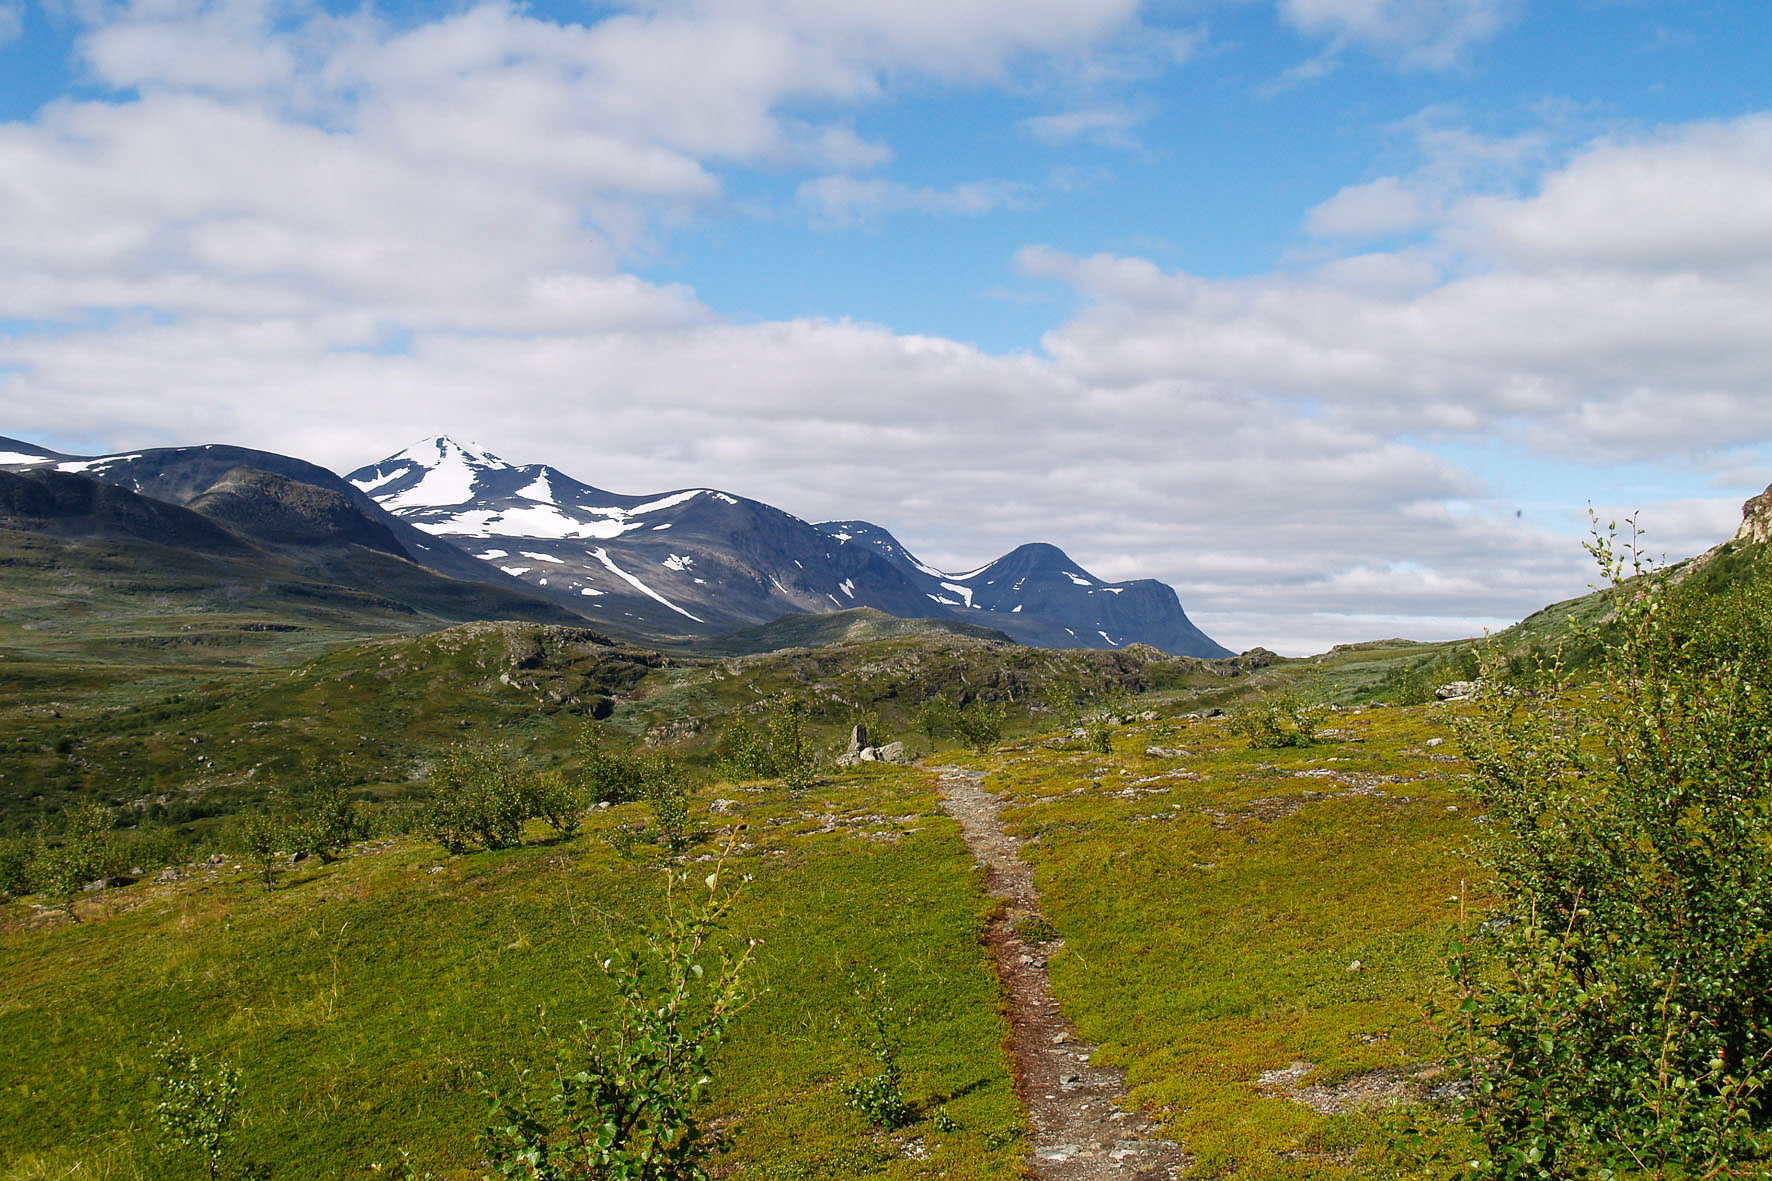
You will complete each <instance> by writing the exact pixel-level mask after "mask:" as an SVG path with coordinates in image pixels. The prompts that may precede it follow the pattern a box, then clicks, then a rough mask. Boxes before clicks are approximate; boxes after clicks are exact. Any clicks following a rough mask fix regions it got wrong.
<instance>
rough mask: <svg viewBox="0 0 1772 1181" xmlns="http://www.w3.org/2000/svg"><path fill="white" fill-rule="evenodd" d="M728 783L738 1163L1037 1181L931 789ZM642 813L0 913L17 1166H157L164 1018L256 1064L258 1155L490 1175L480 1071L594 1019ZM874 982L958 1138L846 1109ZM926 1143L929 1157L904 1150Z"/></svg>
mask: <svg viewBox="0 0 1772 1181" xmlns="http://www.w3.org/2000/svg"><path fill="white" fill-rule="evenodd" d="M722 790H723V791H726V792H729V793H731V794H730V796H728V798H731V797H732V796H736V797H737V798H738V801H739V802H738V804H737V806H736V808H734V809H733V810H732V811H731V812H730V813H725V814H721V815H719V816H717V817H712V816H708V814H707V813H706V805H707V803H708V800H707V798H705V797H704V798H702V799H701V800H700V801H699V804H700V807H701V809H702V815H703V816H704V817H707V818H708V819H709V820H717V821H719V822H720V823H721V824H726V823H735V822H740V821H742V822H744V823H747V824H748V825H749V826H750V827H749V829H748V830H747V833H746V838H745V839H746V840H747V841H748V842H749V847H744V848H742V849H741V852H740V853H739V854H738V855H737V857H736V859H735V861H734V862H733V863H732V866H731V868H732V869H733V870H735V871H737V872H739V873H743V874H748V875H751V876H752V879H753V880H751V881H750V882H749V883H748V884H747V885H746V886H745V887H744V893H743V895H742V898H741V903H740V905H739V907H738V909H737V911H736V912H735V914H734V916H733V918H732V929H733V931H734V933H735V934H737V935H741V936H743V937H745V938H757V939H761V940H762V943H761V945H760V946H759V948H758V949H757V954H756V959H755V962H754V968H753V970H752V972H751V974H750V984H751V985H752V987H753V991H754V992H755V994H756V1000H755V1001H754V1003H753V1004H752V1006H751V1007H750V1009H749V1010H747V1011H746V1012H745V1013H744V1014H742V1015H741V1016H740V1017H739V1019H738V1020H737V1021H736V1023H735V1025H734V1036H733V1038H732V1040H731V1043H730V1044H729V1046H728V1047H726V1049H725V1050H724V1051H722V1054H721V1057H720V1060H719V1061H720V1068H719V1080H718V1085H717V1086H716V1088H715V1089H714V1112H713V1114H714V1115H715V1116H716V1117H717V1118H722V1119H724V1118H729V1117H733V1116H736V1117H738V1122H737V1126H736V1132H735V1136H736V1139H735V1150H734V1152H733V1154H732V1155H731V1157H730V1158H728V1160H727V1162H726V1166H725V1167H726V1169H727V1170H728V1171H729V1173H730V1175H732V1176H735V1177H759V1178H763V1177H770V1178H774V1177H792V1176H806V1177H828V1176H838V1175H856V1176H860V1175H878V1176H881V1177H889V1178H890V1177H915V1176H930V1177H933V1176H938V1175H945V1176H948V1177H955V1178H959V1177H965V1178H981V1179H982V1178H999V1177H1001V1178H1008V1177H1014V1176H1016V1175H1018V1174H1017V1166H1016V1164H1015V1158H1016V1154H1017V1150H1018V1147H1019V1143H1020V1141H1019V1137H1020V1134H1021V1122H1020V1120H1021V1117H1020V1114H1019V1111H1018V1107H1017V1104H1016V1101H1015V1098H1014V1095H1013V1092H1012V1090H1011V1088H1010V1083H1009V1078H1008V1070H1007V1064H1006V1061H1005V1058H1004V1055H1003V1052H1002V1050H1001V1045H1002V1041H1003V1037H1004V1032H1005V1029H1004V1025H1003V1023H1002V1020H1001V1018H1000V1017H999V1016H998V1013H997V1009H996V996H997V994H996V986H995V983H994V980H993V979H992V977H991V975H990V972H989V969H988V967H987V965H986V963H985V960H984V958H983V955H982V953H981V950H980V948H979V945H978V939H977V936H978V931H979V928H980V925H981V923H982V921H983V916H984V910H985V903H984V901H983V898H982V896H981V894H980V891H979V888H978V883H977V881H976V880H975V877H974V874H973V871H972V870H971V867H970V862H969V859H968V858H967V857H966V856H965V854H964V851H963V849H962V847H961V845H960V842H959V838H958V835H957V832H956V830H955V828H954V826H953V825H952V824H951V823H950V822H949V821H947V820H946V819H945V818H943V817H941V816H939V815H938V814H934V798H933V797H932V796H931V795H930V794H929V792H928V789H927V786H926V782H925V780H924V779H923V778H922V777H920V776H918V775H916V774H915V773H912V772H905V771H896V772H894V771H888V770H880V771H876V772H874V773H872V774H869V775H865V776H862V777H861V778H859V779H858V780H855V781H852V782H846V783H841V784H833V785H830V786H827V787H823V788H819V789H815V790H813V791H811V792H809V793H806V794H802V795H797V796H795V795H789V794H787V793H784V792H782V791H781V790H780V789H778V788H774V787H769V788H767V789H763V790H755V789H752V790H746V789H744V788H732V787H730V786H728V787H724V788H723V789H722ZM631 811H634V809H633V808H632V807H624V808H616V809H608V810H603V811H600V812H598V813H596V814H595V815H594V816H593V819H592V823H591V825H590V827H589V829H588V831H586V832H584V833H582V834H581V835H580V836H578V837H577V838H576V839H574V840H572V841H570V842H566V843H563V844H557V845H548V844H538V845H534V846H530V847H525V848H522V849H517V850H512V851H508V852H503V853H482V854H476V855H471V856H466V857H461V858H455V859H449V858H446V857H444V856H443V855H442V854H441V853H440V851H438V850H437V849H435V848H434V847H427V846H425V845H423V844H422V843H416V842H405V843H400V844H398V845H396V846H395V847H393V848H389V849H386V850H382V851H377V852H373V853H367V854H364V855H360V856H356V857H353V858H351V859H348V860H346V861H343V862H340V863H338V864H335V865H332V866H328V867H323V868H318V869H315V870H306V871H300V872H294V871H292V872H290V873H289V874H288V875H287V876H286V877H285V878H284V879H283V880H282V882H281V883H280V884H279V885H278V887H277V888H276V889H275V890H272V891H269V892H267V891H265V890H264V889H262V888H261V887H260V886H258V885H256V884H254V883H252V882H250V881H248V880H246V879H245V877H244V876H243V875H236V874H234V873H233V872H232V871H231V867H228V871H227V872H225V873H223V874H221V875H219V876H218V877H216V878H215V879H213V880H199V881H197V882H194V883H181V884H178V885H175V886H170V887H149V886H137V887H132V888H129V889H126V890H121V891H112V892H109V894H110V895H114V897H112V896H107V900H106V902H105V903H104V909H105V910H106V912H107V913H105V914H104V915H103V916H100V915H98V914H96V913H94V914H91V915H90V916H89V919H88V921H86V922H84V923H81V924H79V925H70V924H67V923H65V922H60V923H54V924H52V925H49V926H46V927H37V928H31V929H27V927H28V924H26V922H25V920H26V912H25V911H24V909H23V908H22V907H21V906H19V905H17V904H14V905H13V906H11V907H9V908H7V910H8V914H7V917H8V919H9V920H10V922H11V923H12V924H13V926H12V929H11V930H9V931H8V932H7V934H6V935H5V936H4V940H3V942H0V973H4V975H5V978H6V979H7V980H8V985H9V986H8V989H7V993H6V998H5V1000H4V1002H0V1038H4V1039H5V1041H6V1043H7V1045H8V1047H9V1058H10V1059H11V1061H12V1063H13V1064H14V1065H13V1067H12V1069H11V1070H10V1071H9V1076H8V1079H7V1082H6V1085H5V1087H4V1089H3V1090H0V1161H4V1162H5V1165H4V1167H0V1176H13V1177H24V1176H33V1175H38V1174H39V1172H44V1173H46V1172H47V1171H48V1169H49V1167H50V1166H51V1165H53V1166H54V1167H55V1168H56V1169H58V1170H61V1169H69V1168H73V1167H74V1166H75V1165H76V1164H77V1163H80V1162H85V1163H84V1164H83V1165H82V1166H81V1168H80V1169H76V1170H75V1171H73V1172H72V1173H69V1174H67V1175H75V1176H80V1175H92V1176H117V1177H135V1176H146V1177H152V1176H160V1175H164V1174H163V1173H162V1170H163V1169H164V1168H165V1162H163V1161H161V1160H160V1159H159V1158H158V1157H157V1155H156V1154H155V1152H154V1151H153V1148H152V1143H151V1142H152V1139H153V1137H152V1104H153V1100H154V1097H153V1093H152V1088H151V1086H150V1085H149V1076H150V1065H149V1063H150V1050H151V1045H152V1043H153V1041H154V1040H155V1039H156V1037H157V1036H159V1035H160V1034H162V1033H164V1032H165V1031H168V1030H171V1029H173V1028H179V1029H182V1030H183V1031H184V1032H185V1034H186V1036H187V1038H189V1039H190V1040H191V1041H192V1042H193V1043H194V1044H195V1045H196V1046H198V1047H200V1048H202V1049H204V1050H206V1051H208V1052H211V1053H214V1054H217V1055H221V1056H225V1057H227V1058H229V1059H230V1060H231V1061H232V1062H233V1063H234V1064H235V1065H236V1066H238V1067H239V1068H240V1070H241V1072H242V1074H243V1076H244V1079H245V1084H244V1087H245V1095H246V1120H245V1129H244V1133H243V1135H242V1139H241V1149H242V1151H243V1153H244V1155H245V1156H246V1157H248V1158H249V1159H251V1160H253V1161H256V1162H258V1163H260V1164H261V1165H263V1166H264V1167H265V1168H267V1170H268V1171H269V1172H270V1173H271V1175H273V1176H341V1175H346V1174H355V1173H360V1172H362V1171H363V1170H364V1169H365V1168H366V1167H367V1166H368V1165H369V1164H371V1163H372V1162H376V1161H388V1160H390V1159H392V1157H393V1155H394V1154H395V1153H396V1152H397V1150H398V1148H400V1147H402V1146H404V1147H406V1148H408V1149H410V1150H411V1152H412V1154H413V1159H414V1162H415V1163H416V1164H418V1165H419V1166H420V1167H421V1168H430V1169H435V1170H438V1171H440V1172H443V1173H446V1174H447V1175H451V1176H472V1175H478V1169H479V1166H478V1164H477V1161H478V1157H477V1155H476V1153H475V1151H474V1149H473V1138H474V1135H475V1133H476V1131H477V1129H478V1127H479V1122H478V1121H479V1119H480V1118H481V1116H482V1115H483V1114H484V1102H483V1099H482V1097H481V1090H482V1088H483V1086H484V1085H485V1084H484V1083H483V1082H482V1076H483V1077H484V1078H485V1079H486V1080H490V1081H492V1082H498V1083H509V1082H511V1081H512V1080H513V1078H514V1073H513V1072H514V1070H515V1069H516V1068H517V1067H520V1066H529V1067H532V1068H537V1069H540V1068H542V1067H544V1065H545V1063H544V1061H543V1059H544V1049H543V1046H542V1045H541V1043H540V1038H539V1034H538V1030H537V1022H536V1014H535V1009H536V1006H537V1005H545V1006H546V1007H547V1008H548V1010H549V1016H550V1020H551V1021H552V1022H553V1024H554V1025H555V1027H556V1028H570V1027H571V1026H572V1025H573V1024H575V1023H576V1022H577V1021H579V1020H581V1019H582V1020H586V1021H589V1022H590V1023H591V1024H592V1025H593V1026H595V1025H596V1024H597V1023H598V1022H600V1021H601V1020H602V1019H603V1015H604V1014H605V1013H606V1011H607V1009H608V1004H609V992H608V988H607V985H606V983H605V981H604V979H603V977H602V975H601V973H600V972H599V971H598V970H597V969H596V967H595V963H596V961H597V960H598V959H599V958H601V957H602V956H604V955H606V954H608V952H609V950H610V948H611V947H612V946H615V945H618V944H620V945H630V944H632V943H633V942H634V941H635V939H636V938H637V936H638V934H639V933H640V932H641V931H642V930H643V929H644V927H645V926H646V924H647V921H648V915H649V914H650V913H652V912H653V911H655V910H656V907H657V905H658V900H659V886H660V881H661V875H660V873H659V871H658V870H656V869H655V868H651V867H648V866H646V865H643V864H635V863H630V862H623V861H621V860H620V859H618V858H617V857H616V856H615V854H614V853H613V852H612V851H611V849H610V847H609V845H608V843H607V841H606V840H605V838H604V833H606V832H607V830H608V829H609V828H610V827H612V826H613V825H614V824H615V823H616V822H617V821H618V820H621V819H634V818H635V817H633V816H629V815H628V813H629V812H631ZM825 830H830V831H825ZM713 835H714V834H712V833H711V832H710V833H709V834H708V837H709V839H708V840H707V841H704V843H703V844H702V845H701V846H698V849H697V850H695V851H693V852H694V854H695V855H700V854H702V853H705V852H707V851H708V849H709V848H710V847H711V843H712V838H713ZM435 866H441V867H442V868H441V870H434V869H433V867H435ZM693 868H694V866H693V865H691V869H693ZM876 968H877V969H880V970H882V971H883V972H884V973H885V978H886V979H887V980H888V982H889V987H890V989H891V990H892V1000H893V1002H894V1004H895V1006H896V1008H897V1009H898V1011H899V1013H900V1014H901V1015H904V1016H906V1017H907V1018H908V1019H909V1020H908V1024H907V1025H906V1027H905V1029H904V1030H903V1037H904V1043H905V1050H904V1053H903V1056H902V1059H901V1061H902V1063H903V1065H904V1067H905V1071H906V1076H907V1084H908V1091H909V1093H910V1096H911V1098H912V1099H913V1100H915V1101H916V1102H918V1103H919V1104H920V1106H921V1108H922V1110H923V1114H924V1115H927V1114H928V1113H930V1112H932V1111H933V1110H934V1108H935V1106H937V1105H939V1104H945V1105H946V1107H947V1110H948V1111H949V1113H950V1114H951V1115H953V1116H954V1118H955V1119H957V1120H958V1121H959V1124H960V1128H959V1130H958V1131H954V1132H947V1133H937V1132H934V1131H933V1130H932V1128H931V1127H930V1126H929V1125H928V1124H927V1123H926V1122H920V1123H918V1124H916V1125H914V1126H912V1127H911V1128H909V1129H906V1130H905V1131H903V1132H901V1133H898V1134H895V1135H894V1136H892V1137H886V1136H882V1135H879V1134H875V1133H873V1132H871V1131H870V1130H869V1129H867V1127H866V1126H865V1124H864V1123H863V1122H862V1120H861V1118H860V1117H859V1116H858V1115H856V1114H855V1113H853V1112H850V1111H848V1110H847V1109H846V1108H845V1106H844V1105H843V1103H842V1101H841V1098H840V1096H839V1095H838V1093H837V1091H836V1084H837V1083H839V1082H840V1081H842V1080H844V1079H845V1078H847V1077H849V1076H850V1075H851V1073H852V1072H856V1071H859V1070H861V1069H862V1068H863V1067H864V1065H865V1064H866V1062H867V1055H866V1049H865V1044H866V1043H865V1040H864V1039H865V1037H866V1036H867V1033H868V1028H867V1024H866V1020H865V1017H866V1013H865V1007H864V1002H863V1001H862V1000H861V999H859V997H858V995H857V993H856V989H857V988H858V986H859V985H860V984H861V982H862V981H864V980H865V979H866V978H867V977H868V975H869V974H870V972H871V971H873V970H874V969H876ZM918 1138H920V1139H922V1140H923V1142H924V1147H925V1148H926V1150H927V1156H926V1157H925V1158H924V1159H920V1160H919V1159H912V1158H911V1157H910V1156H908V1155H906V1153H905V1151H904V1145H905V1144H906V1143H907V1142H908V1141H910V1140H913V1139H918ZM56 1175H63V1174H62V1173H61V1172H58V1173H57V1174H56Z"/></svg>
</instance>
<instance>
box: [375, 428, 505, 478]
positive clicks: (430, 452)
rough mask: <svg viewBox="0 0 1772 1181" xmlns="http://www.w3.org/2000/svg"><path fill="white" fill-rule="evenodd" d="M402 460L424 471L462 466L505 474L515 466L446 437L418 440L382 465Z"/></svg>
mask: <svg viewBox="0 0 1772 1181" xmlns="http://www.w3.org/2000/svg"><path fill="white" fill-rule="evenodd" d="M402 459H404V460H406V461H407V462H409V463H415V464H417V465H418V466H419V467H426V468H436V467H443V466H446V465H449V464H456V463H465V464H467V465H469V466H471V467H477V468H484V469H490V470H495V471H504V470H507V469H509V468H511V467H513V466H515V465H514V464H509V463H506V462H505V461H504V460H502V459H500V458H499V457H498V456H496V455H494V454H493V453H492V452H490V451H488V450H487V449H486V448H484V447H482V446H480V444H478V443H475V442H471V441H470V442H466V443H463V442H459V441H457V440H456V439H453V438H451V437H450V436H448V435H435V436H433V437H432V438H429V439H423V440H420V441H419V442H417V443H414V444H413V445H412V446H410V447H408V448H407V449H406V450H404V451H402V452H400V453H399V454H398V455H391V456H389V457H388V458H387V459H384V460H382V463H383V464H384V465H385V464H390V463H396V462H398V461H399V460H402Z"/></svg>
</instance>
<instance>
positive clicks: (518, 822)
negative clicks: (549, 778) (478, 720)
mask: <svg viewBox="0 0 1772 1181" xmlns="http://www.w3.org/2000/svg"><path fill="white" fill-rule="evenodd" d="M532 778H533V777H532V775H530V774H529V773H528V772H526V771H525V770H524V769H522V768H519V767H518V766H516V765H515V763H514V761H513V760H512V759H511V758H510V757H509V756H508V754H507V752H504V751H501V750H495V749H491V748H488V747H483V746H454V747H451V748H450V749H449V751H448V752H447V753H445V754H444V756H443V757H442V758H440V759H438V760H437V764H436V766H435V767H434V768H433V769H432V771H431V809H430V815H429V823H428V827H429V828H430V831H431V836H432V837H433V838H435V840H436V841H437V843H438V844H440V845H442V846H443V847H444V848H445V849H447V850H449V851H450V852H451V853H465V852H467V851H468V850H469V849H471V848H473V847H474V845H476V844H478V845H480V846H481V847H482V848H486V849H508V848H510V847H511V846H512V845H516V844H519V843H520V842H521V841H522V839H523V822H524V821H526V820H528V819H529V817H530V815H531V814H532V805H533V799H532V791H531V779H532Z"/></svg>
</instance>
